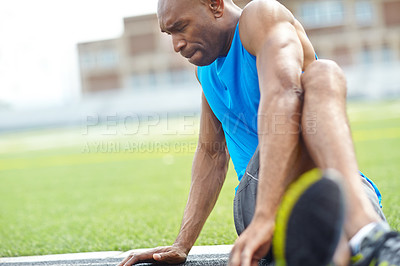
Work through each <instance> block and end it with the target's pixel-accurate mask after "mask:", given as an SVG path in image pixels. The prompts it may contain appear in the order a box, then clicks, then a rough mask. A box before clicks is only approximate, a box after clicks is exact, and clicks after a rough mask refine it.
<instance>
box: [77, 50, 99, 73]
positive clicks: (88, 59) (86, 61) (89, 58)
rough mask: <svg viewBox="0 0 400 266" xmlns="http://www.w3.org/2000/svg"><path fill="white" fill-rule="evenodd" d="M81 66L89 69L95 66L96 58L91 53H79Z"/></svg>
mask: <svg viewBox="0 0 400 266" xmlns="http://www.w3.org/2000/svg"><path fill="white" fill-rule="evenodd" d="M80 61H81V67H82V69H83V70H91V69H93V68H95V66H96V59H95V58H94V56H93V55H92V54H91V53H83V54H81V55H80Z"/></svg>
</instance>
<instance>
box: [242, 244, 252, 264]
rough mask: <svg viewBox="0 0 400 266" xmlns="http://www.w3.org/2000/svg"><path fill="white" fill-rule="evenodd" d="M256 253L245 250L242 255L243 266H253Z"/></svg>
mask: <svg viewBox="0 0 400 266" xmlns="http://www.w3.org/2000/svg"><path fill="white" fill-rule="evenodd" d="M253 254H254V251H253V250H252V249H250V248H247V247H246V248H245V249H244V250H243V251H242V253H241V254H240V261H241V265H242V266H251V261H252V258H253Z"/></svg>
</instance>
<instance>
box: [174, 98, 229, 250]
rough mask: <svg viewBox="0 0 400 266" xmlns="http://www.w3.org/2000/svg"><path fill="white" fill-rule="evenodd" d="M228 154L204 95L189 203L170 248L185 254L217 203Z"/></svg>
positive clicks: (219, 129) (219, 126)
mask: <svg viewBox="0 0 400 266" xmlns="http://www.w3.org/2000/svg"><path fill="white" fill-rule="evenodd" d="M228 162H229V154H228V152H227V149H226V143H225V136H224V133H223V131H222V127H221V123H220V122H219V121H218V120H217V118H216V117H215V116H214V114H213V112H212V110H211V108H210V106H209V105H208V103H207V100H206V98H205V97H204V94H203V96H202V114H201V120H200V135H199V142H198V148H197V150H196V153H195V156H194V161H193V167H192V182H191V186H190V192H189V199H188V202H187V205H186V208H185V211H184V215H183V220H182V225H181V229H180V232H179V235H178V237H177V239H176V241H175V244H174V245H177V246H179V247H181V248H183V249H184V250H185V252H187V253H188V252H189V250H190V249H191V247H192V246H193V244H194V242H195V241H196V239H197V237H198V236H199V234H200V231H201V229H202V228H203V225H204V223H205V221H206V219H207V218H208V216H209V214H210V213H211V210H212V209H213V208H214V205H215V203H216V201H217V198H218V195H219V193H220V191H221V188H222V185H223V183H224V181H225V177H226V173H227V170H228Z"/></svg>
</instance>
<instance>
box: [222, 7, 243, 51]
mask: <svg viewBox="0 0 400 266" xmlns="http://www.w3.org/2000/svg"><path fill="white" fill-rule="evenodd" d="M225 12H226V14H225V15H226V16H227V17H228V18H230V21H229V23H227V25H228V26H227V28H226V31H225V32H226V36H225V40H226V41H225V46H224V47H223V49H222V52H221V53H220V56H226V55H227V54H228V52H229V50H230V48H231V45H232V40H233V37H234V36H235V31H236V25H237V24H238V22H239V18H240V15H241V13H242V9H240V8H239V7H238V6H236V5H234V4H233V5H232V6H229V7H226V10H225Z"/></svg>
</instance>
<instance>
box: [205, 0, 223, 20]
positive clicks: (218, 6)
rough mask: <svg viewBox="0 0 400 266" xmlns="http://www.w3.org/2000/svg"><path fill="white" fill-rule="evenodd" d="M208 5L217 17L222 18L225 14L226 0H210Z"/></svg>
mask: <svg viewBox="0 0 400 266" xmlns="http://www.w3.org/2000/svg"><path fill="white" fill-rule="evenodd" d="M208 7H209V8H210V9H211V11H212V12H213V14H214V16H215V18H220V17H222V15H223V14H224V0H208Z"/></svg>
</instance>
